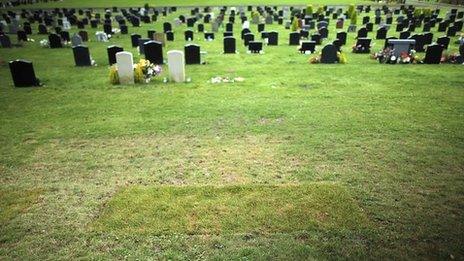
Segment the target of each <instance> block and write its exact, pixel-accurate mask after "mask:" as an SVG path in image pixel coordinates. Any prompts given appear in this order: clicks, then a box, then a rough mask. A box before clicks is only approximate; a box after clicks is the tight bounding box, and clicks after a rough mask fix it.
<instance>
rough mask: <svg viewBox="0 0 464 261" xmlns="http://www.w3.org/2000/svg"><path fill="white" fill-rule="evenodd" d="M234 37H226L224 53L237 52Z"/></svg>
mask: <svg viewBox="0 0 464 261" xmlns="http://www.w3.org/2000/svg"><path fill="white" fill-rule="evenodd" d="M235 42H236V41H235V38H234V37H224V53H235V51H236V44H235Z"/></svg>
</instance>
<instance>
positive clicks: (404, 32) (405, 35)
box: [400, 31, 411, 39]
mask: <svg viewBox="0 0 464 261" xmlns="http://www.w3.org/2000/svg"><path fill="white" fill-rule="evenodd" d="M409 36H411V33H410V32H409V31H403V32H401V33H400V39H408V38H409Z"/></svg>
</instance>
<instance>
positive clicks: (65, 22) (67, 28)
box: [63, 20, 71, 30]
mask: <svg viewBox="0 0 464 261" xmlns="http://www.w3.org/2000/svg"><path fill="white" fill-rule="evenodd" d="M70 29H71V23H70V22H68V20H66V21H64V20H63V30H70Z"/></svg>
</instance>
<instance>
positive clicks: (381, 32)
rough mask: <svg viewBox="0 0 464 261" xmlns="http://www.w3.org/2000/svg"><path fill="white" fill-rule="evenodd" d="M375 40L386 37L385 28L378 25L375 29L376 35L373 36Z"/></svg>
mask: <svg viewBox="0 0 464 261" xmlns="http://www.w3.org/2000/svg"><path fill="white" fill-rule="evenodd" d="M375 38H376V39H377V40H383V39H385V38H387V28H385V27H380V28H379V29H377V35H376V37H375Z"/></svg>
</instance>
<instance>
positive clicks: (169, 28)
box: [163, 22, 172, 33]
mask: <svg viewBox="0 0 464 261" xmlns="http://www.w3.org/2000/svg"><path fill="white" fill-rule="evenodd" d="M163 30H164V32H165V33H166V32H169V31H172V25H171V23H169V22H165V23H164V24H163Z"/></svg>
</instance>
